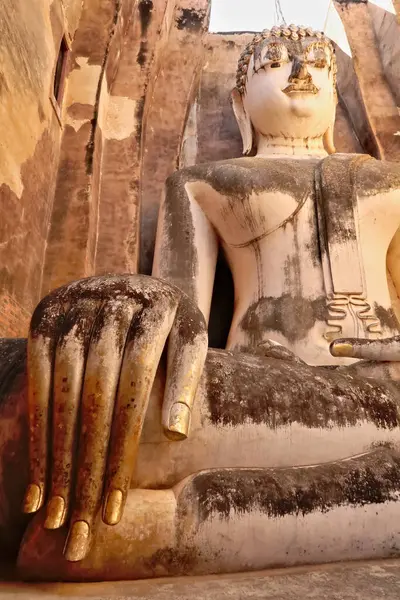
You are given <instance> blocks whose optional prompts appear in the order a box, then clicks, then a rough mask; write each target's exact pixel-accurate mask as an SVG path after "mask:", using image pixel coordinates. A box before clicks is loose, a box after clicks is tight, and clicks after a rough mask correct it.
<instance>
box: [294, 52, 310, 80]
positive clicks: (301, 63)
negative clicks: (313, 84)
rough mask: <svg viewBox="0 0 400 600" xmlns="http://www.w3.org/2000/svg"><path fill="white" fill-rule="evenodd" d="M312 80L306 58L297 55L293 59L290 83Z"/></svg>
mask: <svg viewBox="0 0 400 600" xmlns="http://www.w3.org/2000/svg"><path fill="white" fill-rule="evenodd" d="M298 81H299V82H300V81H301V82H306V81H307V82H309V81H312V78H311V75H310V73H309V72H308V69H307V65H306V62H305V60H304V59H302V58H300V57H298V56H295V57H294V59H293V65H292V72H291V73H290V77H289V83H296V82H298Z"/></svg>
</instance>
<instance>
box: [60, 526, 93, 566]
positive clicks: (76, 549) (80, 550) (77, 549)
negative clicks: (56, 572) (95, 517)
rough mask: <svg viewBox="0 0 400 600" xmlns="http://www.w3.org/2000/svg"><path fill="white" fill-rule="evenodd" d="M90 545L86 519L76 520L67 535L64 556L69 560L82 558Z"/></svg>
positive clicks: (76, 560)
mask: <svg viewBox="0 0 400 600" xmlns="http://www.w3.org/2000/svg"><path fill="white" fill-rule="evenodd" d="M89 547H90V527H89V525H88V524H87V523H86V521H76V522H75V523H74V524H73V525H72V527H71V529H70V530H69V534H68V537H67V541H66V544H65V548H64V556H65V558H66V559H67V560H68V561H69V562H78V561H80V560H83V559H84V558H85V556H86V555H87V553H88V552H89Z"/></svg>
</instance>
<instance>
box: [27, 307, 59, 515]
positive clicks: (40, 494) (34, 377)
mask: <svg viewBox="0 0 400 600" xmlns="http://www.w3.org/2000/svg"><path fill="white" fill-rule="evenodd" d="M60 308H62V306H61V305H60V304H59V303H58V299H57V298H51V299H49V298H45V299H44V300H43V301H42V302H41V303H40V304H39V305H38V306H37V308H36V310H35V312H34V313H33V316H32V320H31V325H30V331H29V337H28V360H27V366H28V414H29V479H30V484H29V486H28V488H27V490H26V493H25V498H24V505H23V510H24V512H25V513H33V512H36V511H37V510H39V508H41V506H43V504H44V499H45V492H46V490H45V488H46V479H47V471H48V442H49V425H50V422H49V420H50V415H49V406H50V400H51V383H52V369H53V362H54V352H55V346H56V342H57V335H58V331H59V328H60V325H61V323H62V320H63V311H62V310H60Z"/></svg>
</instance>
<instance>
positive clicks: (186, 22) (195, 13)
mask: <svg viewBox="0 0 400 600" xmlns="http://www.w3.org/2000/svg"><path fill="white" fill-rule="evenodd" d="M205 17H206V11H205V10H196V9H194V8H182V10H181V11H180V13H179V16H178V17H177V19H176V24H177V27H178V29H186V30H188V31H192V32H196V31H201V30H202V29H203V28H204V26H205Z"/></svg>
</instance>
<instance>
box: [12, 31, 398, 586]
mask: <svg viewBox="0 0 400 600" xmlns="http://www.w3.org/2000/svg"><path fill="white" fill-rule="evenodd" d="M232 103H233V110H234V112H235V115H236V118H237V122H238V125H239V128H240V131H241V134H242V138H243V146H244V154H245V156H244V157H242V158H236V159H232V160H224V161H222V162H216V163H212V164H202V165H197V166H193V167H189V168H185V169H183V170H181V171H178V172H176V173H175V174H173V175H172V176H171V177H170V178H169V179H168V181H167V184H166V193H165V198H164V200H163V203H162V207H161V210H160V216H159V224H158V232H157V241H156V249H155V258H154V267H153V276H152V277H147V276H143V275H110V276H102V277H92V278H89V279H85V280H82V281H77V282H73V283H71V284H69V285H66V286H64V287H62V288H60V289H58V290H55V291H53V292H52V293H51V294H50V295H49V296H47V297H46V298H44V299H43V300H42V302H41V303H40V304H39V306H38V307H37V309H36V310H35V312H34V315H33V318H32V323H31V329H30V335H29V340H28V346H27V347H28V350H27V375H25V371H24V365H25V360H26V359H25V345H24V342H23V341H21V340H18V341H12V340H8V341H3V342H2V345H1V346H0V351H1V354H0V358H1V359H2V360H3V366H2V368H1V369H2V372H1V375H2V381H3V386H2V388H1V396H2V401H1V402H2V403H1V409H2V413H1V414H2V415H5V417H4V418H7V421H3V422H7V427H6V428H4V432H3V433H2V434H1V435H2V445H1V447H2V453H3V457H2V462H1V464H2V465H3V467H2V468H3V478H2V483H1V489H0V500H1V508H2V510H0V526H1V528H2V531H3V532H6V533H7V535H8V536H9V538H10V539H15V543H16V544H17V543H18V544H20V551H19V558H18V565H19V568H20V572H21V574H22V576H23V577H25V578H35V579H42V580H45V579H47V580H48V579H53V580H65V581H68V580H80V581H82V580H107V579H135V578H144V577H154V576H163V575H175V574H205V573H223V572H239V571H245V570H256V569H263V568H266V567H271V566H276V565H280V566H288V565H294V564H302V563H303V564H304V563H308V564H310V563H321V562H330V561H337V560H346V559H362V558H374V557H388V556H393V555H396V554H398V553H399V548H400V532H399V530H398V528H397V523H398V521H399V517H400V503H399V498H400V446H399V442H400V429H399V425H400V362H399V361H400V346H399V341H400V337H399V335H400V325H399V322H398V320H397V318H396V316H395V312H394V309H393V307H394V306H395V302H396V298H397V294H398V292H399V291H400V268H399V265H398V264H397V255H398V251H399V249H398V245H397V243H398V240H399V238H398V237H397V236H396V231H397V229H398V227H399V224H400V166H399V165H397V164H391V163H385V162H382V161H378V160H375V159H373V158H371V157H369V156H365V155H347V154H337V153H335V149H334V145H333V125H334V120H335V108H336V103H337V97H336V61H335V54H334V49H333V46H332V44H331V42H330V41H329V40H328V39H327V38H326V37H325V36H324V35H323V34H322V33H320V32H315V31H313V30H312V29H309V28H304V27H297V26H289V27H286V26H284V27H279V28H278V27H274V28H273V29H272V30H271V31H264V32H262V33H261V34H257V35H256V36H255V37H254V39H253V41H252V42H251V43H250V44H249V46H248V47H247V48H246V49H245V50H244V52H243V54H242V56H241V57H240V60H239V66H238V73H237V86H236V89H235V90H234V91H233V94H232ZM249 155H251V156H249ZM219 248H222V250H223V252H224V254H225V257H226V260H227V263H228V265H229V267H230V269H231V272H232V277H233V282H234V291H235V301H234V313H233V318H232V323H231V328H230V332H229V337H228V342H227V347H226V349H224V350H222V349H219V350H218V349H209V348H208V347H207V346H208V342H207V322H208V319H209V315H210V306H211V299H212V294H213V285H214V277H215V270H216V262H217V254H218V250H219ZM388 273H389V275H388ZM164 351H165V352H164ZM26 428H29V461H28V456H27V453H26V446H25V444H24V439H25V437H24V436H25V432H26ZM10 448H11V450H12V451H11V450H10ZM4 465H6V466H7V469H5V466H4ZM11 474H13V477H14V478H15V479H16V480H18V485H17V484H16V483H15V482H14V488H12V486H10V483H9V478H10V477H11ZM7 477H8V479H7ZM22 488H24V494H25V495H24V499H23V510H24V513H25V514H27V515H31V516H30V517H29V518H28V517H25V516H23V515H22V513H20V508H19V506H20V503H22V497H20V496H22ZM26 520H28V521H29V522H28V523H27V522H26ZM22 530H24V535H23V538H22V541H21V540H20V537H19V536H20V532H21V531H22ZM3 537H4V535H3Z"/></svg>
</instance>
